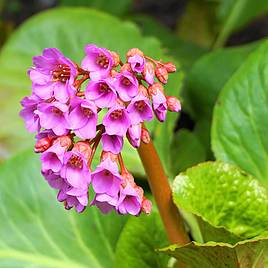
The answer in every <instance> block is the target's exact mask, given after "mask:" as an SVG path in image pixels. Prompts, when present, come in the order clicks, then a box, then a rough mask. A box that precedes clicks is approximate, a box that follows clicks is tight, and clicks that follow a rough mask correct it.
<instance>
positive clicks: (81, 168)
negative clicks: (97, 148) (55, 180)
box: [60, 151, 91, 188]
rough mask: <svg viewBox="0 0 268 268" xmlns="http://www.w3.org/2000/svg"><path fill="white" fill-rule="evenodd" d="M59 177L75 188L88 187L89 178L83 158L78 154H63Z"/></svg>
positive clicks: (72, 152) (85, 161) (71, 152)
mask: <svg viewBox="0 0 268 268" xmlns="http://www.w3.org/2000/svg"><path fill="white" fill-rule="evenodd" d="M60 175H61V177H63V178H64V179H66V181H67V182H68V184H70V185H71V186H72V187H75V188H85V187H88V185H89V183H90V181H91V176H90V171H89V169H88V166H87V160H86V158H85V156H84V155H83V154H81V153H79V152H76V151H75V152H74V151H69V152H66V153H65V154H64V158H63V165H62V168H61V170H60Z"/></svg>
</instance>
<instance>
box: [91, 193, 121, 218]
mask: <svg viewBox="0 0 268 268" xmlns="http://www.w3.org/2000/svg"><path fill="white" fill-rule="evenodd" d="M117 201H118V195H115V196H110V195H108V194H96V195H95V197H94V199H93V200H92V202H91V204H90V205H91V206H94V205H95V206H96V207H97V208H99V209H100V210H101V212H102V213H104V214H107V213H109V212H110V211H111V210H113V209H115V207H116V204H117Z"/></svg>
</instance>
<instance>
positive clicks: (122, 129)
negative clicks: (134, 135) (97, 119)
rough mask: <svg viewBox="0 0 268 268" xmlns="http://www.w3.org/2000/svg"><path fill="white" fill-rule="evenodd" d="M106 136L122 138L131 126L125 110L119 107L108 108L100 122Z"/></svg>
mask: <svg viewBox="0 0 268 268" xmlns="http://www.w3.org/2000/svg"><path fill="white" fill-rule="evenodd" d="M102 123H103V125H104V126H105V130H106V133H107V134H108V135H118V136H124V135H125V134H126V132H127V129H128V128H129V127H130V125H131V121H130V118H129V115H128V113H127V111H126V109H125V108H124V107H123V106H121V105H118V104H117V105H115V106H114V107H112V108H110V109H109V111H108V112H107V114H106V115H105V116H104V118H103V120H102Z"/></svg>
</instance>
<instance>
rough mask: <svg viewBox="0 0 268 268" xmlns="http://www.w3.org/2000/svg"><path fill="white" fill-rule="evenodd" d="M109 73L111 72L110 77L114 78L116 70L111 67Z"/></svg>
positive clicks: (116, 73)
mask: <svg viewBox="0 0 268 268" xmlns="http://www.w3.org/2000/svg"><path fill="white" fill-rule="evenodd" d="M110 74H111V77H113V78H115V77H116V76H117V75H118V72H117V71H116V70H115V69H112V70H111V72H110Z"/></svg>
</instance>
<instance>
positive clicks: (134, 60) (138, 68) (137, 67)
mask: <svg viewBox="0 0 268 268" xmlns="http://www.w3.org/2000/svg"><path fill="white" fill-rule="evenodd" d="M128 63H130V65H131V69H132V71H133V72H137V73H141V72H142V71H143V69H144V64H145V59H144V57H142V56H140V55H138V54H136V55H134V56H132V57H129V58H128Z"/></svg>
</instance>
